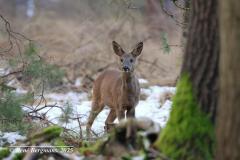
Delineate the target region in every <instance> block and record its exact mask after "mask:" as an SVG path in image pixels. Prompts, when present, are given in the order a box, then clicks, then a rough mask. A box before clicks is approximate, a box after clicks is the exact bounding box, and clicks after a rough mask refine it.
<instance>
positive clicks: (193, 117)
mask: <svg viewBox="0 0 240 160" xmlns="http://www.w3.org/2000/svg"><path fill="white" fill-rule="evenodd" d="M193 93H194V92H193V89H192V85H191V82H190V80H189V77H188V76H187V75H184V76H183V77H182V78H181V80H180V81H179V83H178V85H177V93H176V96H175V97H174V99H173V106H172V111H171V114H170V119H169V121H168V123H167V125H166V127H165V129H164V130H163V131H162V133H161V135H160V137H159V139H158V140H157V141H156V143H155V146H156V147H157V148H158V149H159V150H160V151H161V152H162V153H163V154H165V155H167V156H168V157H170V158H171V159H177V160H181V159H184V160H209V159H213V148H214V146H213V144H214V128H213V125H212V123H211V121H210V119H209V118H208V116H207V115H206V114H205V113H203V112H202V111H201V110H200V107H199V106H198V103H197V100H196V98H195V96H194V94H193Z"/></svg>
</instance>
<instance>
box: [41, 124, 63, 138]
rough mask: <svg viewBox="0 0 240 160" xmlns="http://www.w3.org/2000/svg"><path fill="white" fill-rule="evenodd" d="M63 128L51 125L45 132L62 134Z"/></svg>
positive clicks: (56, 134) (56, 135)
mask: <svg viewBox="0 0 240 160" xmlns="http://www.w3.org/2000/svg"><path fill="white" fill-rule="evenodd" d="M62 131H63V129H62V128H61V127H59V126H51V127H47V128H44V129H43V134H50V135H53V136H55V137H58V136H60V134H61V133H62Z"/></svg>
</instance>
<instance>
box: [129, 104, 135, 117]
mask: <svg viewBox="0 0 240 160" xmlns="http://www.w3.org/2000/svg"><path fill="white" fill-rule="evenodd" d="M127 118H135V108H134V107H133V108H132V109H130V110H127Z"/></svg>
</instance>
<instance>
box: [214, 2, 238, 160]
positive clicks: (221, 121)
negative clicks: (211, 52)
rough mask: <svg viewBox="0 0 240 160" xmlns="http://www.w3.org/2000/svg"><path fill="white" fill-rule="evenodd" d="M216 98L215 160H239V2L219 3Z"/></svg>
mask: <svg viewBox="0 0 240 160" xmlns="http://www.w3.org/2000/svg"><path fill="white" fill-rule="evenodd" d="M219 11H220V12H219V14H220V31H221V54H220V56H221V58H220V98H219V108H218V117H217V152H216V159H217V160H239V159H240V136H239V135H240V115H239V113H240V74H239V69H240V1H239V0H227V1H226V0H220V10H219Z"/></svg>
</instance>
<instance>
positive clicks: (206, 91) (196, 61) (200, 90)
mask: <svg viewBox="0 0 240 160" xmlns="http://www.w3.org/2000/svg"><path fill="white" fill-rule="evenodd" d="M217 6H218V3H217V0H211V1H209V0H195V1H192V6H191V7H192V8H191V9H192V10H193V11H192V14H191V23H190V25H189V33H188V40H187V46H186V52H185V55H184V61H183V67H182V73H188V74H189V75H190V79H191V81H192V83H193V89H194V92H195V94H196V97H197V100H198V102H199V105H200V107H201V110H202V111H204V112H205V113H207V114H209V116H210V118H211V120H212V121H213V122H214V120H215V115H216V106H217V99H218V59H219V32H218V18H217V17H218V14H217Z"/></svg>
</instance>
